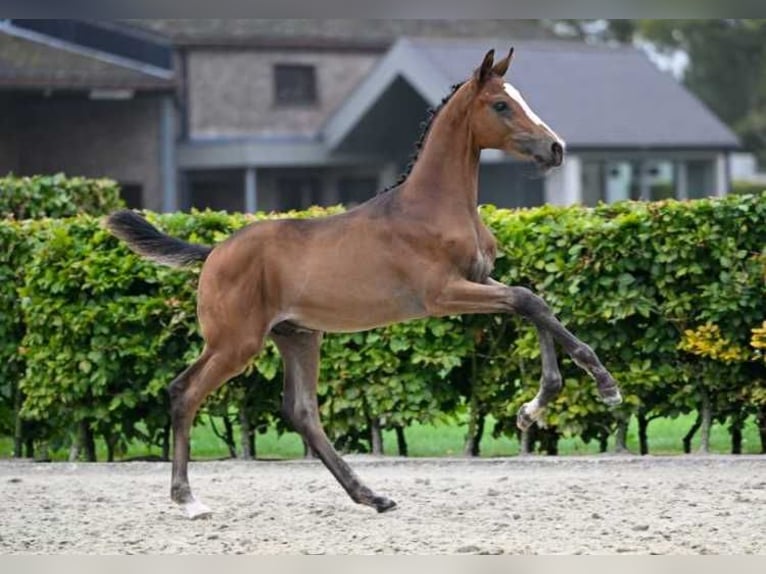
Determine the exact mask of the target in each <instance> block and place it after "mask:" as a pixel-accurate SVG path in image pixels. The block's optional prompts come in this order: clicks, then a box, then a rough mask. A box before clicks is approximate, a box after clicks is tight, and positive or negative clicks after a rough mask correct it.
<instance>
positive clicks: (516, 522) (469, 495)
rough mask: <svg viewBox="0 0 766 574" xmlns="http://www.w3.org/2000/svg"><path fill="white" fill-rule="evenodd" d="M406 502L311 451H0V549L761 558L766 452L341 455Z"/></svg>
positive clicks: (765, 529)
mask: <svg viewBox="0 0 766 574" xmlns="http://www.w3.org/2000/svg"><path fill="white" fill-rule="evenodd" d="M346 459H347V460H348V461H349V463H350V464H351V465H352V467H354V468H355V470H356V471H357V473H358V474H359V475H360V476H361V477H362V478H363V480H365V481H366V482H367V484H368V485H369V486H370V487H372V488H373V490H376V491H377V492H379V493H381V494H385V495H387V496H390V497H391V498H393V499H394V500H396V501H397V503H398V505H399V506H398V508H397V509H396V510H395V511H392V512H388V513H385V514H377V513H376V512H375V511H374V510H372V509H370V508H367V507H362V506H358V505H356V504H354V503H353V502H351V501H350V499H348V497H347V496H346V494H345V492H344V491H343V490H342V489H341V488H340V486H339V485H338V484H337V483H336V482H335V480H334V479H333V477H332V476H331V475H330V473H329V472H328V471H327V470H326V469H325V468H324V467H323V466H322V464H321V463H320V462H318V461H302V460H301V461H280V462H274V461H257V462H245V461H216V462H195V463H192V464H191V467H190V477H191V483H192V487H193V489H194V491H195V494H196V495H197V496H198V497H199V498H200V499H201V500H202V501H204V502H205V503H206V504H207V505H208V506H210V507H211V508H212V509H213V511H214V514H213V516H212V518H209V519H206V520H197V521H190V520H188V519H186V518H185V517H184V515H183V514H182V513H181V511H180V510H179V509H178V508H177V507H176V506H175V505H174V504H173V503H172V502H170V500H169V498H168V490H169V478H170V465H169V464H168V463H146V462H133V463H114V464H103V463H97V464H85V463H34V462H31V461H12V460H2V461H0V553H3V554H11V553H52V554H59V553H86V554H102V553H112V554H114V553H116V554H134V553H208V554H218V553H248V554H298V553H309V554H314V553H323V554H324V553H327V554H379V553H383V554H397V553H405V554H460V553H470V554H540V553H544V554H561V553H565V554H574V553H581V554H616V553H632V554H649V553H660V554H666V553H674V554H733V553H757V554H766V456H760V457H759V456H736V457H735V456H720V455H716V456H675V457H634V456H614V455H602V456H593V457H537V456H533V457H515V458H504V459H480V460H467V459H402V458H373V457H364V456H349V457H346Z"/></svg>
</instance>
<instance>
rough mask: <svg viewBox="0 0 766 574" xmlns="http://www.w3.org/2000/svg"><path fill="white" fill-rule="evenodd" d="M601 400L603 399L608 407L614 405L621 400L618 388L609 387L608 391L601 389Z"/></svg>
mask: <svg viewBox="0 0 766 574" xmlns="http://www.w3.org/2000/svg"><path fill="white" fill-rule="evenodd" d="M601 400H602V401H604V403H605V404H606V405H607V406H609V407H616V406H617V405H619V404H620V403H621V402H622V395H621V394H620V389H618V388H617V387H614V388H612V389H609V390H608V391H603V392H602V393H601Z"/></svg>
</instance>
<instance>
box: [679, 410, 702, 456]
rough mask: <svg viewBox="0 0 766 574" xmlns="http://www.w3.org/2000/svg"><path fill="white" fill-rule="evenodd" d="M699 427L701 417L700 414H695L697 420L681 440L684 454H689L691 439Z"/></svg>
mask: <svg viewBox="0 0 766 574" xmlns="http://www.w3.org/2000/svg"><path fill="white" fill-rule="evenodd" d="M700 426H702V415H701V414H700V413H697V419H696V420H695V421H694V424H693V425H692V426H691V428H690V429H689V432H687V433H686V434H685V435H684V438H683V445H684V453H686V454H689V453H691V451H692V439H693V438H694V435H695V434H697V431H698V430H699V428H700Z"/></svg>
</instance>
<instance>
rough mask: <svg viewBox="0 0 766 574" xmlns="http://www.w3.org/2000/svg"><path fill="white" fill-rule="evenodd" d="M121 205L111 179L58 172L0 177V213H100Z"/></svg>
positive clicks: (33, 215)
mask: <svg viewBox="0 0 766 574" xmlns="http://www.w3.org/2000/svg"><path fill="white" fill-rule="evenodd" d="M123 206H124V203H123V201H122V200H121V199H120V188H119V186H118V185H117V183H116V182H114V181H112V180H111V179H87V178H84V177H70V178H67V177H66V176H65V175H64V174H61V173H59V174H56V175H35V176H31V177H15V176H13V175H9V176H6V177H2V178H0V217H6V218H8V217H12V218H14V219H39V218H42V217H70V216H73V215H77V214H81V213H82V214H90V215H101V214H104V213H109V212H110V211H113V210H115V209H118V208H120V207H123Z"/></svg>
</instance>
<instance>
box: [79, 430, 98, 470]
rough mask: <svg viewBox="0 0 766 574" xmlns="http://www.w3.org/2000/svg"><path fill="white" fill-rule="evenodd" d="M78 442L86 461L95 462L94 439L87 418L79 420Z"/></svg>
mask: <svg viewBox="0 0 766 574" xmlns="http://www.w3.org/2000/svg"><path fill="white" fill-rule="evenodd" d="M80 444H81V445H82V449H83V451H84V453H85V460H86V461H87V462H96V439H95V438H94V436H93V430H92V429H91V428H90V424H89V423H88V421H87V420H84V421H80Z"/></svg>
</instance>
